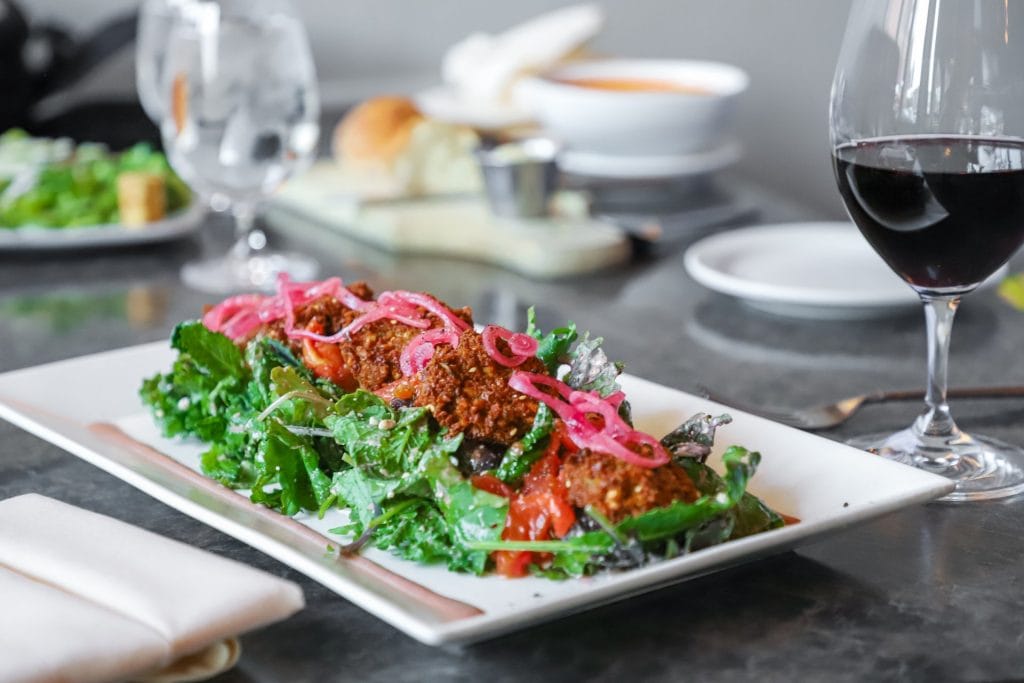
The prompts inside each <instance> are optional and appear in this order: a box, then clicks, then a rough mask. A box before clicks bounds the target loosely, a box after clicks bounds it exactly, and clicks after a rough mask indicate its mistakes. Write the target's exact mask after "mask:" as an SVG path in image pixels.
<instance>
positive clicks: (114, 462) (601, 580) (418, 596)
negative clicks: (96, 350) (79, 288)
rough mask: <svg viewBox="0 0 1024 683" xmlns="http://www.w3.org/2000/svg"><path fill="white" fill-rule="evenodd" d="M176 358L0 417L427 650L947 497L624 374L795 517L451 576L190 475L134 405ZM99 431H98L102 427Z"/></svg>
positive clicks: (645, 397)
mask: <svg viewBox="0 0 1024 683" xmlns="http://www.w3.org/2000/svg"><path fill="white" fill-rule="evenodd" d="M173 357H174V353H173V352H172V350H171V349H170V348H169V347H168V345H167V343H166V342H160V343H156V344H147V345H143V346H136V347H132V348H127V349H121V350H118V351H111V352H107V353H101V354H96V355H92V356H84V357H82V358H76V359H72V360H68V361H62V362H59V363H52V364H49V365H43V366H39V367H35V368H28V369H25V370H18V371H15V372H9V373H6V374H2V375H0V417H3V418H5V419H7V420H9V421H11V422H13V423H14V424H16V425H18V426H20V427H22V428H23V429H26V430H28V431H30V432H32V433H33V434H36V435H37V436H40V437H42V438H44V439H46V440H48V441H50V442H52V443H54V444H56V445H57V446H60V447H61V448H64V449H66V450H68V451H69V452H71V453H73V454H74V455H77V456H78V457H80V458H83V459H84V460H87V461H88V462H90V463H92V464H93V465H96V466H97V467H100V468H102V469H104V470H106V471H107V472H110V473H111V474H113V475H114V476H116V477H118V478H120V479H123V480H124V481H126V482H127V483H129V484H131V485H132V486H135V487H137V488H139V489H141V490H142V491H144V492H146V493H148V494H149V495H151V496H153V497H154V498H157V499H159V500H161V501H163V502H164V503H167V504H168V505H170V506H172V507H174V508H177V509H178V510H181V511H182V512H184V513H185V514H187V515H190V516H192V517H194V518H196V519H198V520H200V521H202V522H204V523H206V524H209V525H211V526H213V527H216V528H217V529H220V530H221V531H223V532H225V533H227V534H230V535H232V536H234V537H236V538H238V539H239V540H241V541H243V542H245V543H248V544H249V545H251V546H253V547H255V548H258V549H259V550H261V551H263V552H265V553H267V554H269V555H271V556H273V557H275V558H277V559H278V560H280V561H282V562H284V563H285V564H288V565H290V566H292V567H294V568H295V569H297V570H298V571H300V572H303V573H304V574H306V575H308V576H310V577H311V578H313V579H314V580H316V581H318V582H320V583H322V584H324V585H325V586H327V587H328V588H330V589H331V590H333V591H335V592H337V593H338V594H339V595H342V596H344V597H345V598H347V599H349V600H351V601H352V602H353V603H355V604H357V605H359V606H360V607H362V608H363V609H366V610H367V611H369V612H371V613H373V614H375V615H376V616H378V617H380V618H381V619H383V620H385V621H387V622H388V623H389V624H391V625H393V626H394V627H396V628H398V629H400V630H402V631H404V632H405V633H407V634H409V635H410V636H412V637H414V638H416V639H417V640H420V641H422V642H424V643H427V644H430V645H440V644H445V643H465V642H470V641H474V640H481V639H484V638H489V637H492V636H495V635H498V634H500V633H503V632H507V631H510V630H513V629H517V628H522V627H524V626H527V625H529V624H533V623H536V622H539V621H543V620H547V619H551V618H554V617H558V616H561V615H565V614H567V613H570V612H573V611H578V610H581V609H585V608H589V607H594V606H596V605H599V604H604V603H607V602H611V601H613V600H617V599H621V598H625V597H628V596H630V595H635V594H637V593H641V592H644V591H649V590H652V589H654V588H657V587H659V586H664V585H667V584H670V583H675V582H678V581H682V580H685V579H687V578H690V577H693V576H696V575H699V574H706V573H708V572H710V571H714V570H717V569H721V568H723V567H726V566H729V565H734V564H737V563H739V562H746V561H749V560H752V559H754V558H757V557H762V556H764V555H768V554H771V553H777V552H780V551H782V550H787V549H790V548H792V547H794V546H796V545H798V544H800V543H803V542H806V541H808V540H810V539H813V538H817V537H819V536H821V535H822V534H825V533H827V532H831V531H836V530H839V529H842V528H844V527H847V526H849V525H851V524H855V523H858V522H862V521H865V520H868V519H872V518H874V517H878V516H880V515H883V514H885V513H888V512H891V511H893V510H897V509H900V508H903V507H907V506H910V505H914V504H916V503H920V502H923V501H926V500H930V499H932V498H935V497H937V496H940V495H942V494H944V493H947V492H949V491H950V490H951V489H952V485H951V484H950V482H948V481H947V480H946V479H943V478H942V477H939V476H936V475H932V474H928V473H925V472H921V471H918V470H915V469H913V468H910V467H905V466H903V465H899V464H896V463H893V462H890V461H887V460H883V459H881V458H878V457H876V456H872V455H869V454H867V453H864V452H861V451H858V450H855V449H853V448H849V447H847V446H844V445H842V444H839V443H835V442H833V441H829V440H827V439H824V438H821V437H818V436H815V435H813V434H808V433H805V432H801V431H798V430H795V429H791V428H789V427H784V426H782V425H779V424H777V423H774V422H770V421H768V420H765V419H762V418H759V417H755V416H753V415H748V414H745V413H740V412H738V411H733V410H729V409H728V408H725V407H724V406H721V405H718V404H715V403H711V402H709V401H707V400H705V399H701V398H699V397H696V396H692V395H689V394H685V393H682V392H679V391H676V390H674V389H670V388H668V387H664V386H661V385H658V384H654V383H652V382H648V381H646V380H642V379H639V378H636V377H631V376H624V377H623V378H622V385H623V388H624V389H625V391H626V394H627V395H628V396H629V399H630V402H631V403H632V405H633V414H634V417H635V419H636V422H637V424H638V426H639V427H640V428H642V429H645V430H646V431H648V432H650V433H652V434H663V433H666V432H668V431H669V430H670V429H672V428H673V427H675V426H676V425H678V424H679V423H680V422H682V421H683V420H684V419H685V418H687V417H689V416H690V415H692V414H693V413H696V412H701V411H703V412H711V413H719V412H729V413H730V414H731V415H732V416H733V417H734V419H735V421H734V422H733V423H732V424H731V425H729V426H727V427H724V428H722V429H721V430H720V431H719V437H718V441H719V448H718V450H717V451H716V454H715V455H714V456H712V461H711V462H712V464H713V465H715V466H716V468H718V467H720V463H719V462H718V461H717V456H718V455H719V454H720V453H721V451H722V450H723V449H724V447H725V446H728V445H730V444H741V445H743V446H746V447H747V448H750V449H752V450H758V451H760V452H761V453H762V455H763V460H762V464H761V468H760V469H759V470H758V472H757V475H756V476H755V477H754V480H753V483H752V486H751V490H752V492H753V493H755V494H757V495H759V496H761V497H762V498H763V499H764V500H766V501H767V503H768V504H769V505H771V506H772V507H773V508H775V509H777V510H779V511H780V512H784V513H786V514H789V515H793V516H796V517H798V518H800V519H801V520H802V521H801V522H800V523H799V524H795V525H791V526H787V527H785V528H782V529H776V530H773V531H769V532H766V533H762V534H758V535H755V536H751V537H748V538H744V539H740V540H737V541H731V542H729V543H725V544H723V545H720V546H715V547H712V548H707V549H704V550H700V551H697V552H694V553H692V554H689V555H686V556H683V557H679V558H676V559H673V560H669V561H665V562H661V563H656V564H653V565H650V566H647V567H643V568H640V569H634V570H630V571H624V572H617V573H605V574H601V575H598V576H594V577H589V578H584V579H579V580H574V581H561V582H555V581H549V580H546V579H539V578H524V579H517V580H509V579H504V578H501V577H498V576H487V577H476V576H468V575H464V574H455V573H452V572H449V571H447V570H446V569H445V568H443V567H439V566H420V565H416V564H414V563H411V562H407V561H404V560H401V559H398V558H395V557H393V556H391V555H389V554H387V553H384V552H381V551H378V550H375V549H369V550H367V551H366V552H365V553H364V556H362V557H357V558H343V557H337V556H336V555H332V554H329V553H328V552H327V550H326V548H327V544H328V540H327V539H326V538H324V537H323V536H319V535H318V534H317V532H320V533H326V530H327V529H329V528H331V527H333V526H337V525H338V524H339V523H341V521H342V519H343V517H342V516H341V513H340V512H332V513H329V514H328V516H327V517H326V518H325V519H323V520H317V519H315V518H310V517H299V518H296V520H291V519H288V518H286V517H284V516H282V515H279V514H277V513H275V512H272V511H270V510H267V509H266V508H262V507H259V506H255V505H252V504H250V503H249V502H248V500H247V499H246V498H245V497H243V496H242V495H241V494H239V493H235V492H232V491H229V490H227V489H225V488H223V487H221V486H219V485H218V484H215V483H213V482H212V481H210V480H208V479H205V478H203V477H201V476H199V475H197V474H196V472H197V471H198V455H199V453H200V452H201V451H202V446H201V445H200V444H198V443H193V442H187V441H172V440H168V439H164V438H163V437H161V436H160V434H159V432H158V430H157V429H156V427H155V426H153V424H152V422H151V420H150V418H149V416H148V414H147V413H146V411H145V409H144V408H143V406H142V405H141V404H140V403H139V399H138V388H139V385H140V383H141V382H142V380H143V378H144V377H148V376H150V375H153V374H155V373H157V372H164V371H166V370H167V368H169V367H170V364H171V362H172V360H173ZM97 423H105V424H107V425H108V427H107V428H106V429H105V430H98V429H96V428H95V425H96V424H97ZM91 425H92V426H93V427H92V428H90V426H91ZM111 425H112V426H113V427H116V429H114V428H111V427H110V426H111ZM118 434H121V435H127V437H128V438H125V437H124V436H121V437H120V438H118V437H117V435H118ZM112 435H113V438H112ZM147 445H148V447H147ZM150 447H151V448H150ZM157 452H159V453H157ZM161 454H163V455H161ZM340 540H343V539H338V538H335V539H334V541H333V542H334V543H335V544H337V542H338V541H340Z"/></svg>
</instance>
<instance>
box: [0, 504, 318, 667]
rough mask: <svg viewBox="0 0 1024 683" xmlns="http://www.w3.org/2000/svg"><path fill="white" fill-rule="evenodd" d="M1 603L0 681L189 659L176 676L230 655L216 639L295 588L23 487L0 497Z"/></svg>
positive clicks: (291, 607) (272, 607) (287, 603)
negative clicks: (27, 491) (26, 491)
mask: <svg viewBox="0 0 1024 683" xmlns="http://www.w3.org/2000/svg"><path fill="white" fill-rule="evenodd" d="M0 604H2V608H0V682H3V683H8V682H11V683H14V682H18V683H20V682H22V681H73V682H78V681H82V682H91V681H97V682H98V681H120V680H132V679H139V678H145V677H146V675H147V674H149V675H151V677H152V674H155V673H157V672H159V671H160V670H162V669H166V668H167V667H169V666H171V665H173V664H175V663H178V664H179V667H181V666H184V669H185V670H189V671H191V673H190V674H183V675H181V676H177V678H178V680H185V679H186V678H187V679H189V680H197V678H196V676H197V675H201V674H202V673H203V671H202V669H203V667H204V666H211V665H218V666H220V667H221V668H223V667H224V666H225V665H227V666H230V665H232V664H233V663H234V662H233V661H231V660H232V658H234V657H237V648H236V649H235V650H232V643H231V642H230V641H227V642H226V641H225V639H230V638H231V637H232V636H236V635H239V634H241V633H243V632H245V631H249V630H252V629H256V628H259V627H260V626H264V625H267V624H269V623H272V622H274V621H278V620H280V619H284V618H285V617H287V616H289V615H291V614H293V613H295V612H296V611H298V610H299V609H301V608H302V606H303V597H302V591H301V589H300V588H299V587H298V586H297V585H295V584H294V583H292V582H290V581H285V580H283V579H279V578H277V577H274V576H271V575H269V574H267V573H265V572H262V571H259V570H256V569H253V568H251V567H247V566H245V565H242V564H239V563H237V562H234V561H232V560H228V559H225V558H222V557H219V556H217V555H213V554H211V553H208V552H205V551H202V550H199V549H197V548H193V547H191V546H188V545H185V544H183V543H178V542H176V541H172V540H170V539H166V538H163V537H162V536H158V535H157V534H153V533H150V532H148V531H144V530H142V529H139V528H136V527H134V526H132V525H130V524H126V523H124V522H120V521H118V520H115V519H111V518H109V517H105V516H103V515H99V514H96V513H93V512H88V511H86V510H82V509H79V508H76V507H73V506H71V505H67V504H65V503H61V502H59V501H56V500H53V499H51V498H46V497H44V496H40V495H36V494H28V495H23V496H18V497H15V498H9V499H7V500H4V501H0ZM225 643H226V644H225ZM211 647H212V648H213V649H211ZM211 653H212V654H211ZM204 657H205V659H204ZM210 657H212V659H210ZM218 658H219V664H216V662H218ZM211 662H213V664H211ZM190 667H191V668H190ZM167 673H168V675H167V676H164V677H157V678H158V679H159V680H162V681H168V680H173V679H174V678H175V677H176V676H175V675H172V674H171V673H170V671H168V672H167ZM208 673H209V674H210V675H212V674H214V673H217V671H209V672H208ZM189 676H191V678H189ZM157 678H154V680H156V679H157Z"/></svg>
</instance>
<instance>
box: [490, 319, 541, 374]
mask: <svg viewBox="0 0 1024 683" xmlns="http://www.w3.org/2000/svg"><path fill="white" fill-rule="evenodd" d="M480 337H481V341H483V344H484V351H486V352H487V355H488V356H490V357H491V359H492V360H493V361H494V362H495V363H497V364H498V365H503V366H505V367H506V368H516V367H519V366H520V365H522V364H523V363H524V362H526V359H527V358H530V357H532V356H533V355H534V354H536V353H537V347H538V343H537V340H536V339H534V338H533V337H531V336H530V335H528V334H522V333H520V332H512V331H511V330H506V329H505V328H504V327H501V326H499V325H488V326H487V327H485V328H484V331H483V334H481V335H480ZM498 339H503V340H504V341H505V342H506V343H508V347H509V350H510V351H512V355H511V356H506V355H505V354H504V353H502V352H501V350H499V349H498V344H497V340H498Z"/></svg>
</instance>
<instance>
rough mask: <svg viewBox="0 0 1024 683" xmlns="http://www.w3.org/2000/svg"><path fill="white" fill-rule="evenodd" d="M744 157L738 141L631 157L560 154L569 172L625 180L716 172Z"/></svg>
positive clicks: (577, 152) (560, 164)
mask: <svg viewBox="0 0 1024 683" xmlns="http://www.w3.org/2000/svg"><path fill="white" fill-rule="evenodd" d="M742 156H743V145H742V144H740V141H739V140H735V139H733V140H727V141H725V142H724V143H722V144H721V145H719V146H718V147H715V148H714V149H710V150H707V151H704V152H694V153H692V154H674V155H666V156H631V155H624V154H602V153H600V152H588V151H585V150H577V149H566V150H564V151H562V152H561V153H559V155H558V167H559V168H560V169H561V170H562V171H563V172H566V173H572V174H574V175H581V176H588V177H592V178H614V179H622V180H642V179H655V180H656V179H665V178H681V177H686V176H693V175H703V174H706V173H714V172H716V171H721V170H722V169H724V168H727V167H729V166H731V165H733V164H734V163H736V162H737V161H739V160H740V158H741V157H742Z"/></svg>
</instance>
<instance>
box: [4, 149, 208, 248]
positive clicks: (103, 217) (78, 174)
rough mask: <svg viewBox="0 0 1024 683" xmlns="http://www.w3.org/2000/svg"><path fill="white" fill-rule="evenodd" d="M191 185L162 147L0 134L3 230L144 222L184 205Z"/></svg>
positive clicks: (189, 196)
mask: <svg viewBox="0 0 1024 683" xmlns="http://www.w3.org/2000/svg"><path fill="white" fill-rule="evenodd" d="M190 201H191V192H190V191H189V189H188V187H187V186H186V185H185V184H184V182H182V180H181V179H180V178H178V176H177V175H175V173H174V171H173V170H171V167H170V165H169V164H168V162H167V159H166V157H165V156H164V155H163V153H162V152H160V151H158V150H154V149H153V148H152V147H150V146H149V145H148V144H145V143H139V144H137V145H135V146H133V147H131V148H129V149H127V150H125V151H123V152H110V151H109V150H107V148H106V147H105V146H104V145H101V144H97V143H82V144H79V145H77V146H76V145H75V144H74V143H73V142H72V141H71V140H68V139H66V138H60V139H57V140H49V139H46V138H33V137H31V136H29V135H28V134H27V133H25V132H24V131H21V130H18V129H12V130H9V131H7V132H5V133H4V134H3V135H0V230H3V229H19V228H26V229H36V228H46V229H70V228H84V227H93V226H107V225H115V224H125V225H129V226H131V225H142V224H145V223H148V222H154V221H157V220H160V219H162V218H164V217H165V216H168V215H171V214H174V213H175V212H178V211H180V210H182V209H184V208H186V207H187V206H188V204H189V202H190Z"/></svg>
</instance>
